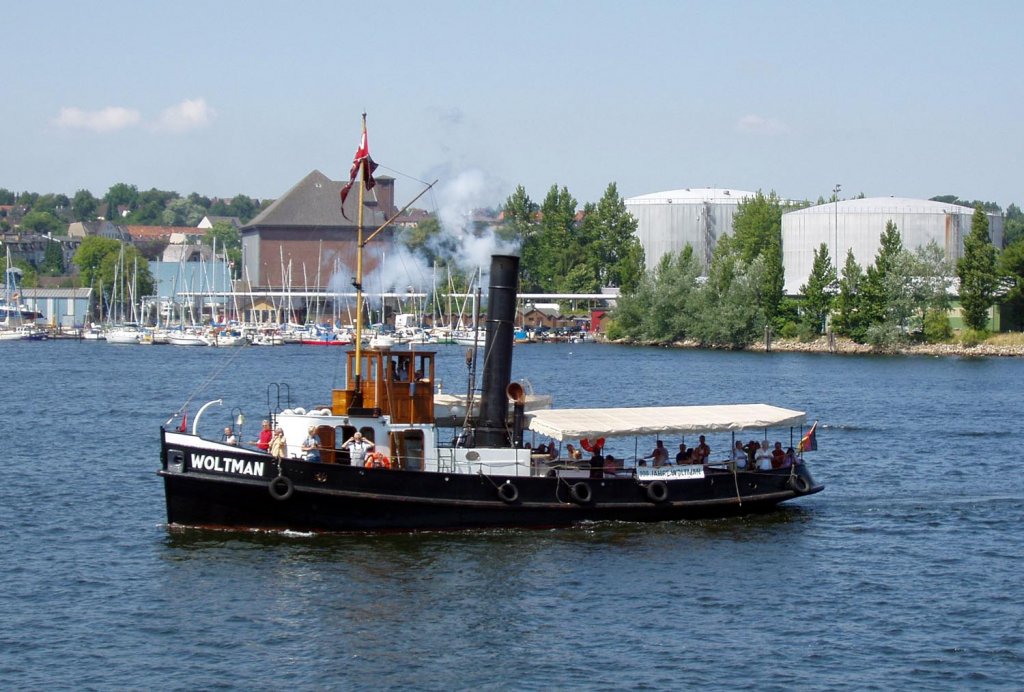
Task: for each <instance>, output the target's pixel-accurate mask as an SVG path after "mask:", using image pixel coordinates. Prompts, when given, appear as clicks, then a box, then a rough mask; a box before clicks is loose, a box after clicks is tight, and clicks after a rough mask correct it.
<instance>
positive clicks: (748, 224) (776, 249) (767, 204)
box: [732, 190, 785, 322]
mask: <svg viewBox="0 0 1024 692" xmlns="http://www.w3.org/2000/svg"><path fill="white" fill-rule="evenodd" d="M783 211H785V210H784V208H783V205H782V201H781V200H780V199H779V197H778V195H776V194H775V193H774V192H772V193H770V194H769V195H765V194H764V193H762V192H761V191H760V190H759V191H758V192H757V194H756V195H755V196H754V197H752V198H747V199H744V200H742V201H740V203H739V206H738V208H737V210H736V214H735V216H734V217H733V223H732V227H733V240H734V247H735V250H736V253H737V256H738V258H739V261H740V262H742V263H744V264H750V263H751V262H753V261H754V260H755V259H757V258H758V257H761V258H762V260H763V262H762V264H763V269H762V270H761V272H760V274H761V277H762V281H763V283H762V284H761V286H759V287H758V290H757V295H756V299H757V301H758V304H759V305H760V306H761V308H762V309H763V311H764V314H765V317H766V319H767V320H769V321H770V322H774V321H775V319H776V317H778V315H779V305H780V304H781V302H782V296H783V291H784V288H785V274H784V272H783V267H782V213H783Z"/></svg>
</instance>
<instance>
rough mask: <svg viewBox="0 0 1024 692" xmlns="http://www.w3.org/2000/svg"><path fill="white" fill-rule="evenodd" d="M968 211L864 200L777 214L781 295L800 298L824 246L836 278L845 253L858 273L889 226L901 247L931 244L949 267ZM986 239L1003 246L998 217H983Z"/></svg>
mask: <svg viewBox="0 0 1024 692" xmlns="http://www.w3.org/2000/svg"><path fill="white" fill-rule="evenodd" d="M973 215H974V210H973V209H971V208H970V207H962V206H959V205H956V204H947V203H945V202H933V201H931V200H924V199H910V198H907V197H868V198H863V199H848V200H842V201H839V202H830V203H828V204H819V205H818V206H815V207H807V208H806V209H799V210H797V211H791V212H788V213H786V214H783V215H782V265H783V269H784V271H785V274H786V287H785V291H786V294H787V295H800V294H801V293H802V291H801V290H800V288H801V286H803V285H805V284H806V283H807V277H809V276H810V274H811V267H812V266H813V264H814V251H815V250H816V249H818V247H819V246H820V245H821V244H822V243H825V245H826V246H827V247H828V251H829V255H830V256H831V257H832V261H833V263H835V264H837V265H838V267H839V274H840V276H841V275H842V268H843V265H844V264H845V263H846V253H847V251H848V250H853V256H854V258H856V260H857V263H858V264H859V265H860V266H861V268H864V269H866V268H867V267H868V266H869V265H871V264H872V263H874V261H875V256H876V255H877V254H878V250H879V247H880V246H881V242H880V239H881V236H882V232H883V231H885V225H886V223H887V222H889V221H892V222H893V223H895V224H896V228H897V229H898V230H899V232H900V237H901V238H902V239H903V247H904V248H906V249H907V250H916V249H917V248H919V247H923V246H925V245H927V244H928V243H929V242H931V241H935V243H936V244H937V245H938V246H939V247H940V248H942V249H943V250H944V251H945V253H946V258H947V259H948V260H950V261H953V262H955V261H956V260H958V259H960V257H961V256H962V255H963V251H964V238H966V237H967V234H969V233H970V232H971V217H972V216H973ZM988 219H989V237H990V238H991V239H992V243H993V244H994V245H995V246H996V247H997V248H998V247H1002V245H1003V217H1002V216H1000V215H999V214H989V215H988Z"/></svg>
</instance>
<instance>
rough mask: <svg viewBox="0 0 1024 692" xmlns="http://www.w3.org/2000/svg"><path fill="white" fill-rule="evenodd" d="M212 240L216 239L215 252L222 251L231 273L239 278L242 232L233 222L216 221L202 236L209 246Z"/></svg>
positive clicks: (211, 244)
mask: <svg viewBox="0 0 1024 692" xmlns="http://www.w3.org/2000/svg"><path fill="white" fill-rule="evenodd" d="M214 240H216V241H217V252H218V253H221V252H223V254H224V255H226V256H227V258H228V261H229V262H230V263H231V275H232V276H233V277H234V278H236V279H238V278H241V271H242V232H241V231H240V230H238V227H237V226H235V224H233V223H230V222H228V221H218V222H216V223H215V224H213V228H211V229H210V230H208V231H207V232H206V235H205V236H203V242H204V243H205V244H206V245H209V246H211V247H212V246H213V241H214Z"/></svg>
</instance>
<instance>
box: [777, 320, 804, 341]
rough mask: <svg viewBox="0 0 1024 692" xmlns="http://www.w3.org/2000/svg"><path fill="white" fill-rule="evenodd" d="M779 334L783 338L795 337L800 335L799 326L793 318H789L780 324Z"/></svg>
mask: <svg viewBox="0 0 1024 692" xmlns="http://www.w3.org/2000/svg"><path fill="white" fill-rule="evenodd" d="M779 336H781V337H782V338H783V339H795V338H797V337H798V336H800V327H798V326H797V323H796V322H794V321H793V320H789V321H788V322H786V323H785V324H784V325H782V329H780V330H779Z"/></svg>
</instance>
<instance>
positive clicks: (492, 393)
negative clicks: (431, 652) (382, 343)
mask: <svg viewBox="0 0 1024 692" xmlns="http://www.w3.org/2000/svg"><path fill="white" fill-rule="evenodd" d="M374 168H375V164H374V163H373V160H372V159H371V158H370V154H369V148H368V145H367V137H366V116H365V114H364V115H363V134H362V139H361V142H360V145H359V148H358V149H357V151H356V155H355V158H354V161H353V164H352V169H351V172H350V180H349V184H348V185H347V186H346V188H343V190H342V203H343V204H344V199H345V196H346V192H347V189H348V188H350V187H351V186H352V185H353V184H354V183H355V182H356V178H357V175H359V178H360V180H359V199H358V206H357V209H358V214H359V219H358V222H357V225H356V236H357V247H358V250H359V252H358V253H357V261H356V278H355V281H354V282H353V283H354V286H355V288H356V338H355V339H354V342H353V348H352V350H350V351H347V352H346V364H345V365H346V368H345V371H346V377H345V382H344V384H343V386H341V387H339V388H336V389H333V390H332V391H331V393H330V399H329V401H330V404H329V405H324V404H322V403H317V404H314V405H312V406H310V407H308V408H307V407H303V406H299V405H297V403H298V402H292V401H290V395H287V394H286V395H285V396H286V401H285V402H284V403H285V404H286V405H287V408H284V409H283V410H279V411H273V412H271V416H272V425H273V427H274V428H275V429H276V430H279V431H280V436H279V438H277V439H278V440H279V442H275V443H273V444H272V445H271V450H274V453H273V454H271V453H268V452H262V451H258V450H250V449H243V448H240V447H235V446H230V445H227V444H224V443H223V442H221V441H220V438H219V435H217V436H209V437H207V436H203V435H202V434H200V422H201V420H202V416H203V412H204V411H206V410H207V409H208V408H209V407H210V406H214V405H219V404H221V403H222V402H221V400H219V399H215V400H212V401H209V402H207V403H206V404H204V405H203V406H201V407H200V409H199V411H198V412H197V414H196V415H195V417H194V418H192V419H191V429H189V428H188V427H187V421H186V419H185V415H184V413H183V411H184V409H185V407H184V406H183V407H182V408H181V409H179V412H178V413H176V414H174V415H172V417H171V418H170V419H169V420H168V421H167V422H166V423H165V424H164V426H163V427H162V428H161V435H160V438H161V439H160V468H159V470H158V474H159V476H160V477H161V478H162V479H163V484H164V493H165V497H166V507H167V520H168V522H169V524H172V525H187V526H199V527H220V528H223V527H231V528H250V529H278V530H300V531H349V530H394V529H402V530H409V529H413V530H415V529H438V528H470V527H498V526H526V527H542V526H543V527H546V526H564V525H570V524H573V523H575V522H580V521H594V520H623V521H640V522H652V521H664V520H678V519H689V518H698V517H716V516H731V515H740V514H748V513H753V512H763V511H768V510H770V509H772V508H774V507H775V506H777V505H778V504H779V503H781V502H786V501H789V500H793V499H795V498H799V497H803V496H806V495H810V494H813V493H817V492H820V491H821V490H822V489H823V488H824V486H822V485H821V484H819V483H817V482H816V481H815V480H814V478H813V477H812V476H811V473H810V469H809V467H808V465H807V464H806V463H805V462H804V461H803V459H802V458H798V459H796V460H795V461H793V462H792V463H790V464H789V465H788V466H787V467H785V468H778V469H771V470H766V471H751V470H747V469H746V468H745V464H744V465H743V466H741V465H740V464H739V463H737V462H733V461H729V460H724V461H720V462H710V461H709V462H708V463H697V464H690V465H679V466H652V467H646V466H641V465H639V464H638V465H637V466H635V467H631V468H624V467H622V466H618V465H616V464H614V463H608V461H607V460H605V459H604V458H603V456H602V454H601V450H602V448H603V445H604V444H605V440H606V439H607V438H614V437H634V436H645V435H647V436H653V435H655V434H657V435H661V436H667V435H669V434H684V433H691V432H695V431H700V432H702V433H704V432H715V431H723V432H728V431H733V434H734V435H735V432H736V431H742V430H744V429H758V430H762V429H764V428H768V427H784V426H789V427H791V428H792V427H793V426H799V425H801V424H802V423H803V421H804V420H805V414H804V413H803V412H802V411H795V410H791V409H785V408H780V407H776V406H770V405H767V404H739V405H724V406H723V405H719V406H669V407H640V408H610V409H609V408H606V409H553V408H549V409H545V408H540V409H537V410H532V411H530V412H529V413H527V411H526V396H525V391H524V389H523V387H522V386H521V385H520V384H519V383H517V382H513V381H511V371H512V350H513V349H512V344H513V331H514V320H515V312H516V294H517V286H518V283H519V258H518V257H515V256H513V255H495V256H493V257H492V258H491V267H490V285H489V300H488V306H487V319H486V325H487V328H486V341H485V344H484V346H483V351H484V353H483V358H482V362H483V363H484V366H483V367H484V369H483V377H482V387H481V391H480V396H479V402H478V406H477V405H476V404H477V402H476V401H472V400H473V399H475V396H476V390H475V388H474V387H473V383H472V382H471V385H470V392H469V397H470V399H471V401H470V405H469V406H467V408H466V410H465V411H462V412H459V413H461V415H456V412H455V411H452V412H451V415H449V416H447V417H439V416H438V415H437V412H436V411H435V403H436V400H435V384H436V376H435V356H436V353H435V352H433V351H425V350H418V349H416V350H413V349H409V350H403V349H397V348H391V349H374V348H364V347H363V345H362V320H363V295H362V291H363V286H362V282H363V262H362V251H363V250H364V249H365V246H366V243H368V242H370V241H372V240H373V238H374V237H375V236H376V235H377V234H378V233H380V232H381V231H382V230H383V229H384V228H385V227H386V226H387V225H388V224H389V223H390V222H391V221H393V219H394V218H395V217H396V216H397V214H396V215H395V216H393V217H391V219H389V220H388V221H386V222H385V224H384V225H383V226H381V227H379V228H378V229H377V230H375V231H373V232H372V233H370V234H369V235H367V236H365V237H364V231H363V207H364V204H363V195H364V194H365V191H367V190H369V189H372V186H373V178H372V173H373V170H374ZM428 189H429V188H428ZM424 192H425V191H424ZM421 194H422V193H421ZM416 199H418V197H417V198H415V199H413V202H415V201H416ZM409 204H412V202H410V203H409ZM407 206H408V205H407ZM343 209H344V207H343ZM403 211H404V209H403ZM399 213H401V212H399ZM329 376H330V375H329V374H328V375H326V377H329ZM281 391H286V390H281ZM179 415H180V416H181V424H180V425H172V423H173V422H174V421H175V420H176V419H177V418H178V417H179ZM310 429H312V431H313V433H314V434H315V438H313V437H311V436H310V433H309V431H310ZM526 431H534V432H536V433H539V434H542V435H545V436H547V437H550V438H552V439H554V440H559V441H561V440H579V441H580V443H581V446H583V447H584V448H587V449H590V450H593V457H592V458H591V459H590V460H588V461H585V462H584V461H582V460H565V461H559V460H557V459H553V458H552V457H551V455H550V453H548V452H545V453H544V454H535V453H534V450H532V449H530V447H529V446H528V445H527V444H526V442H525V438H524V433H525V432H526ZM310 448H315V449H316V450H317V452H318V455H317V459H316V460H315V461H314V460H312V459H311V458H310V457H309V455H308V452H307V450H309V449H310Z"/></svg>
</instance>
